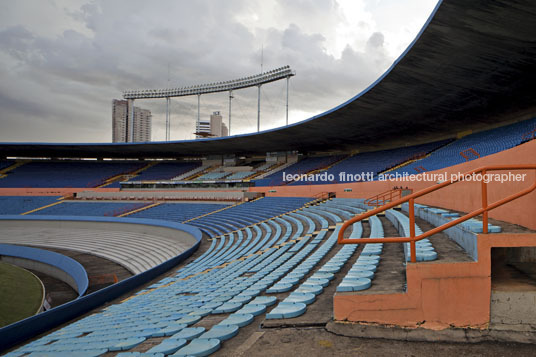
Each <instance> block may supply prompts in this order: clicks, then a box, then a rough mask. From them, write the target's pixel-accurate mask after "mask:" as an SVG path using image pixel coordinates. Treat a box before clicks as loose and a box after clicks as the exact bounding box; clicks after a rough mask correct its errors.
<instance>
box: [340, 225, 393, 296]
mask: <svg viewBox="0 0 536 357" xmlns="http://www.w3.org/2000/svg"><path fill="white" fill-rule="evenodd" d="M369 224H370V237H371V238H383V237H384V235H383V227H382V224H381V221H380V219H379V218H378V217H376V216H372V217H370V218H369ZM353 226H354V229H353V231H352V234H351V235H350V238H361V234H362V232H363V228H362V226H361V222H356V223H354V225H353ZM382 249H383V244H382V243H374V244H367V245H366V246H365V248H363V250H362V251H361V254H360V256H359V257H358V258H357V260H356V261H355V263H354V264H353V265H352V267H351V268H350V270H349V271H348V273H347V274H346V275H345V276H344V278H343V279H342V281H341V283H340V284H339V285H338V286H337V291H338V292H347V291H360V290H366V289H368V288H370V286H371V285H372V279H374V273H375V272H376V269H377V268H378V265H379V263H380V254H381V252H382Z"/></svg>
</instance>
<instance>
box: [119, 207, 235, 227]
mask: <svg viewBox="0 0 536 357" xmlns="http://www.w3.org/2000/svg"><path fill="white" fill-rule="evenodd" d="M225 207H228V205H226V204H219V203H214V204H209V203H203V204H198V203H162V204H160V205H158V206H155V207H151V208H149V209H146V210H143V211H139V212H136V213H133V214H131V215H129V217H130V218H150V219H164V220H168V221H174V222H179V223H182V222H184V221H187V220H189V219H192V218H195V217H199V216H202V215H204V214H207V213H210V212H213V211H216V210H219V209H222V208H225Z"/></svg>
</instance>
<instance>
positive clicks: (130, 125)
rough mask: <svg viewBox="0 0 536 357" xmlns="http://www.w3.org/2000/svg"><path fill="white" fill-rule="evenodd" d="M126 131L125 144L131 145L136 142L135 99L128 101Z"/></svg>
mask: <svg viewBox="0 0 536 357" xmlns="http://www.w3.org/2000/svg"><path fill="white" fill-rule="evenodd" d="M125 130H126V133H125V142H126V143H131V142H132V141H134V99H128V101H127V123H126V125H125Z"/></svg>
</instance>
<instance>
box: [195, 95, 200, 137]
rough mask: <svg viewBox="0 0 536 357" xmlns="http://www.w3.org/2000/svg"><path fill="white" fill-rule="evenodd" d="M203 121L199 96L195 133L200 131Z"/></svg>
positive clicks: (198, 97)
mask: <svg viewBox="0 0 536 357" xmlns="http://www.w3.org/2000/svg"><path fill="white" fill-rule="evenodd" d="M200 121H201V94H198V95H197V124H196V125H195V131H196V132H198V131H199V122H200Z"/></svg>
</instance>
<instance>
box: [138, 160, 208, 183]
mask: <svg viewBox="0 0 536 357" xmlns="http://www.w3.org/2000/svg"><path fill="white" fill-rule="evenodd" d="M199 166H201V162H200V161H192V162H159V163H157V164H156V165H154V166H151V167H149V168H148V169H147V170H143V171H142V172H140V173H139V174H138V175H137V176H135V177H133V178H131V179H130V180H129V181H151V180H152V181H154V180H170V179H172V178H174V177H177V176H180V175H182V174H185V173H187V172H189V171H191V170H193V169H195V168H197V167H199Z"/></svg>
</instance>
